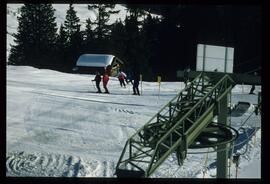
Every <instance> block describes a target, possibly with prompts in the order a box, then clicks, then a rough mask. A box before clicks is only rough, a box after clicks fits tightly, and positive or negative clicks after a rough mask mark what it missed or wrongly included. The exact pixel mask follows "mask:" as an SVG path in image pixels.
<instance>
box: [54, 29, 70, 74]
mask: <svg viewBox="0 0 270 184" xmlns="http://www.w3.org/2000/svg"><path fill="white" fill-rule="evenodd" d="M67 39H68V36H67V33H66V31H65V29H64V26H63V24H61V25H60V28H59V34H58V35H57V39H56V44H55V56H56V62H55V64H56V67H57V68H58V69H59V70H61V69H63V67H64V65H65V61H66V55H67Z"/></svg>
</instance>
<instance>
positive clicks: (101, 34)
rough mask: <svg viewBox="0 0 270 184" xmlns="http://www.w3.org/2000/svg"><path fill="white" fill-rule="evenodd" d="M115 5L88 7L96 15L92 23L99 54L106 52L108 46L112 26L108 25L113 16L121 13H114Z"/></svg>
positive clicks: (93, 5)
mask: <svg viewBox="0 0 270 184" xmlns="http://www.w3.org/2000/svg"><path fill="white" fill-rule="evenodd" d="M114 7H115V5H113V4H92V5H88V9H89V10H92V11H94V12H95V14H96V17H97V18H96V20H95V21H94V22H93V23H92V25H93V26H95V28H94V30H93V31H94V35H95V38H96V39H97V43H96V47H97V50H98V52H106V51H107V48H106V46H108V42H106V41H107V40H108V37H109V35H110V30H111V25H109V24H108V21H109V20H110V15H111V14H117V13H119V11H113V9H114Z"/></svg>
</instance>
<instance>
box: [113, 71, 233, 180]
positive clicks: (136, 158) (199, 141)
mask: <svg viewBox="0 0 270 184" xmlns="http://www.w3.org/2000/svg"><path fill="white" fill-rule="evenodd" d="M234 84H235V83H234V81H233V80H232V79H231V77H230V76H228V75H224V76H223V77H222V78H220V79H219V78H215V77H210V76H208V75H206V74H205V73H201V74H200V75H198V76H197V77H196V78H195V79H194V80H193V81H191V82H190V84H188V85H187V86H186V87H185V88H184V89H183V90H182V91H181V92H179V94H178V95H176V96H175V97H174V98H173V99H172V100H171V101H170V102H169V103H168V104H166V105H165V106H164V107H163V108H162V109H161V110H160V111H159V112H158V113H157V114H156V115H155V116H154V117H152V118H151V119H150V120H149V121H148V122H147V123H146V124H145V125H144V126H143V127H142V128H140V129H139V130H138V131H137V132H136V133H135V134H134V135H133V136H131V137H130V138H129V139H128V140H127V142H126V144H125V147H124V149H123V152H122V154H121V156H120V158H119V161H118V163H117V166H116V173H115V174H116V175H117V177H149V176H150V175H151V174H152V173H153V172H154V171H155V170H156V169H157V168H158V167H159V166H160V165H161V164H162V162H163V161H164V160H165V159H166V158H167V157H168V156H169V155H170V154H172V153H175V154H176V155H177V159H178V164H179V165H182V164H183V161H184V159H185V158H186V155H187V150H188V148H206V147H219V148H224V147H226V146H228V144H229V143H230V142H233V141H234V140H235V139H236V138H237V136H238V133H237V131H236V130H235V129H233V128H232V127H229V126H228V124H227V114H228V108H227V102H228V96H229V94H230V92H231V89H232V88H233V86H234ZM215 116H218V123H213V118H214V117H215ZM227 159H228V151H227V150H226V149H224V151H221V152H218V153H217V164H218V171H217V177H219V178H226V176H227Z"/></svg>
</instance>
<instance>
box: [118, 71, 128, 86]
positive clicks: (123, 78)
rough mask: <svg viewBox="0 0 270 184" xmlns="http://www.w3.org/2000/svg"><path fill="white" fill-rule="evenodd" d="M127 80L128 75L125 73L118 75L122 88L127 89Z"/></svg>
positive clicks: (121, 72)
mask: <svg viewBox="0 0 270 184" xmlns="http://www.w3.org/2000/svg"><path fill="white" fill-rule="evenodd" d="M126 78H127V75H126V74H125V73H124V72H123V71H120V72H119V73H118V80H119V82H120V86H121V87H123V86H124V87H126V84H125V79H126Z"/></svg>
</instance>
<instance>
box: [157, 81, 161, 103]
mask: <svg viewBox="0 0 270 184" xmlns="http://www.w3.org/2000/svg"><path fill="white" fill-rule="evenodd" d="M157 82H158V99H159V95H160V84H161V76H157Z"/></svg>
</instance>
